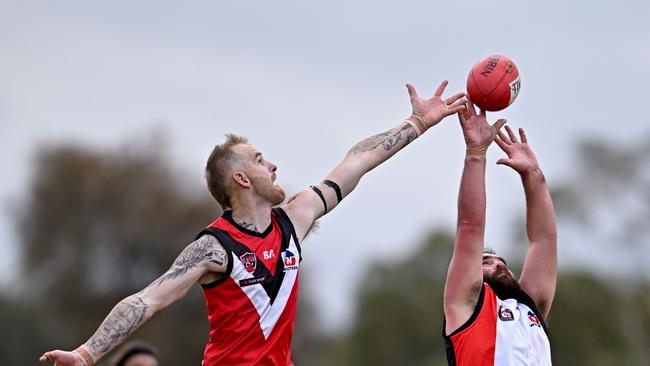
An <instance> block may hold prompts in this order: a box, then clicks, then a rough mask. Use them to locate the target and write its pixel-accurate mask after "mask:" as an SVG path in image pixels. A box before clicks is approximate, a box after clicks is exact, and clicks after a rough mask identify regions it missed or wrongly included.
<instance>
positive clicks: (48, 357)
mask: <svg viewBox="0 0 650 366" xmlns="http://www.w3.org/2000/svg"><path fill="white" fill-rule="evenodd" d="M56 352H57V351H49V352H45V353H43V355H42V356H41V357H39V358H38V360H39V361H41V362H47V361H52V360H56Z"/></svg>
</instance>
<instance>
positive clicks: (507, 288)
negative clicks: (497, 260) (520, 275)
mask: <svg viewBox="0 0 650 366" xmlns="http://www.w3.org/2000/svg"><path fill="white" fill-rule="evenodd" d="M483 281H484V282H485V283H487V284H488V285H489V286H490V288H492V291H494V293H495V294H496V295H497V297H498V298H500V299H502V300H504V299H512V298H517V295H519V294H520V293H522V292H523V290H522V289H521V287H520V286H519V282H517V280H516V279H515V278H514V277H512V275H511V274H510V272H509V271H508V270H507V269H503V270H500V271H495V272H494V273H492V274H491V275H490V276H484V277H483Z"/></svg>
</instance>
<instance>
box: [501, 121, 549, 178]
mask: <svg viewBox="0 0 650 366" xmlns="http://www.w3.org/2000/svg"><path fill="white" fill-rule="evenodd" d="M506 131H507V132H508V136H506V135H505V134H504V133H503V132H499V137H498V138H497V140H496V142H497V145H499V147H500V148H501V150H503V152H505V153H506V154H507V155H508V158H507V159H506V158H501V159H499V160H497V164H501V165H507V166H509V167H511V168H512V169H514V170H515V171H516V172H517V173H519V174H521V175H524V174H526V173H529V172H532V171H533V170H538V169H539V163H538V162H537V157H535V154H534V153H533V150H532V149H531V148H530V146H529V145H528V138H526V133H525V132H524V129H523V128H520V129H519V136H520V137H521V142H519V141H518V140H517V136H516V135H515V133H514V132H513V131H512V129H511V128H510V127H509V126H506Z"/></svg>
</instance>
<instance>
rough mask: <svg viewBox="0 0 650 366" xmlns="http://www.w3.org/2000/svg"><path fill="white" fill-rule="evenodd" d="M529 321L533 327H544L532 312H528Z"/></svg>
mask: <svg viewBox="0 0 650 366" xmlns="http://www.w3.org/2000/svg"><path fill="white" fill-rule="evenodd" d="M528 320H530V326H531V327H540V328H541V327H542V322H540V321H539V318H538V317H537V315H535V313H533V312H532V311H529V312H528Z"/></svg>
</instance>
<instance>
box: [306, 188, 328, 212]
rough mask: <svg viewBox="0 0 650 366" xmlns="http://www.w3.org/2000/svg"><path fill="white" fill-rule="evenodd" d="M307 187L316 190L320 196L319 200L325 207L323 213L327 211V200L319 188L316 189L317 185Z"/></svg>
mask: <svg viewBox="0 0 650 366" xmlns="http://www.w3.org/2000/svg"><path fill="white" fill-rule="evenodd" d="M309 188H311V190H312V191H314V192H316V194H317V195H318V197H320V200H321V201H323V206H324V207H325V213H327V202H325V197H324V196H323V192H321V191H320V189H318V187H316V186H311V187H309Z"/></svg>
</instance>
